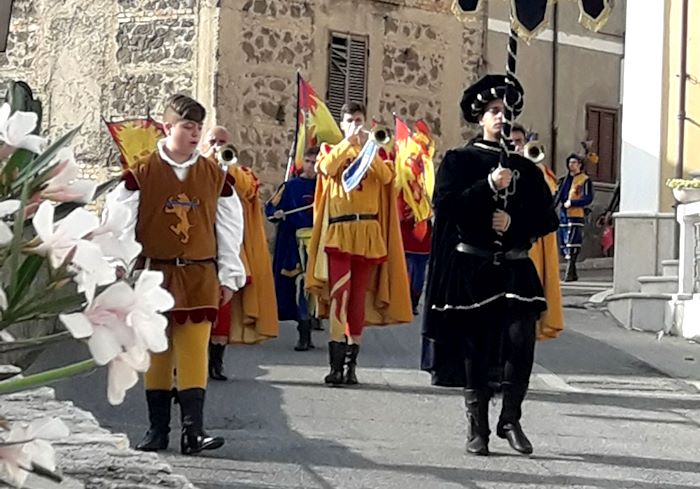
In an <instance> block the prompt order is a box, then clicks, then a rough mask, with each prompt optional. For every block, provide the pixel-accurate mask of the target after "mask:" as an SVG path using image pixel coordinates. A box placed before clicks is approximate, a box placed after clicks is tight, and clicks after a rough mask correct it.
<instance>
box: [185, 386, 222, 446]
mask: <svg viewBox="0 0 700 489" xmlns="http://www.w3.org/2000/svg"><path fill="white" fill-rule="evenodd" d="M204 394H205V391H204V389H186V390H182V391H179V393H178V395H179V397H180V413H181V414H182V435H181V437H180V452H182V454H183V455H192V454H193V453H199V452H201V451H202V450H216V449H217V448H221V446H222V445H223V444H224V439H223V438H221V437H219V436H209V435H208V434H206V433H205V432H204Z"/></svg>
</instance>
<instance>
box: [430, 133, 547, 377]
mask: <svg viewBox="0 0 700 489" xmlns="http://www.w3.org/2000/svg"><path fill="white" fill-rule="evenodd" d="M498 161H499V146H498V144H497V143H492V142H488V141H484V140H481V139H476V140H473V141H471V142H470V143H469V144H468V145H466V146H464V147H462V148H458V149H454V150H450V151H448V152H447V153H446V154H445V158H444V159H443V162H442V164H441V165H440V169H439V171H438V174H437V180H436V185H435V194H434V197H433V205H434V210H435V227H434V234H433V247H432V254H431V259H430V266H429V271H428V285H427V289H426V300H425V314H424V322H423V354H422V368H423V370H426V371H429V372H431V373H432V374H433V383H434V384H436V385H445V386H463V385H464V363H463V362H464V358H463V349H461V348H459V347H458V345H456V344H455V343H459V341H460V337H461V336H463V335H464V334H466V333H467V332H468V328H485V327H493V325H491V324H489V322H490V321H489V318H491V317H493V316H494V315H495V314H497V315H498V316H499V317H501V318H503V316H504V314H505V316H506V318H505V319H506V320H507V317H508V316H510V317H523V316H527V315H539V314H540V313H541V312H542V311H544V310H546V308H547V305H546V302H545V299H544V292H543V290H542V284H541V282H540V279H539V277H538V275H537V271H536V270H535V267H534V265H533V263H532V261H531V260H530V259H529V258H528V259H524V260H512V261H510V260H500V264H496V263H494V260H493V259H489V258H485V257H482V256H477V255H474V254H467V253H462V252H460V251H457V249H456V247H457V245H458V244H459V243H460V242H462V243H466V244H468V245H471V246H473V247H476V248H478V249H480V250H485V251H493V252H495V251H508V250H529V249H530V247H531V246H532V243H533V242H534V241H536V240H537V238H539V237H541V236H544V235H546V234H549V233H551V232H553V231H555V230H556V229H557V228H558V226H559V220H558V218H557V215H556V213H555V212H554V209H553V202H552V193H551V191H550V189H549V187H548V186H547V184H546V183H545V181H544V177H543V175H542V171H541V170H540V169H539V168H537V166H536V165H535V164H534V163H532V162H531V161H530V160H528V159H526V158H524V157H522V156H519V155H512V156H511V157H510V160H509V168H510V169H511V170H512V171H513V183H512V184H511V187H510V190H511V191H512V192H513V193H512V195H509V197H508V198H507V201H506V207H505V211H506V212H507V213H508V214H509V215H510V216H511V224H510V227H509V228H508V231H506V232H505V233H504V234H503V235H502V236H498V235H497V234H496V233H495V231H493V229H492V227H491V220H492V216H493V213H494V211H495V210H496V209H497V208H499V207H498V206H499V202H498V201H497V199H496V198H495V197H496V194H495V193H494V191H493V190H492V189H491V187H490V186H489V183H488V180H487V177H488V175H489V173H491V172H492V171H493V170H494V169H495V168H496V167H497V166H498ZM497 241H500V243H501V245H498V244H497V243H496V242H497Z"/></svg>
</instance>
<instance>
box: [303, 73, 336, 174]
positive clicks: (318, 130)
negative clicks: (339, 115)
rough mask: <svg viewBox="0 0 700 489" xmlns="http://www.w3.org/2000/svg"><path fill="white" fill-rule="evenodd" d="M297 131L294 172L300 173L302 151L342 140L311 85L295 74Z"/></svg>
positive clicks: (331, 117)
mask: <svg viewBox="0 0 700 489" xmlns="http://www.w3.org/2000/svg"><path fill="white" fill-rule="evenodd" d="M297 84H298V85H297V87H298V96H297V130H296V137H295V143H294V170H295V171H296V172H300V171H301V167H302V164H303V162H304V151H306V149H307V148H310V147H312V146H318V145H320V144H321V143H328V144H337V143H339V142H340V141H341V140H342V139H343V133H342V132H340V128H339V127H338V124H337V123H336V122H335V119H333V116H332V115H331V112H330V110H328V107H327V106H326V104H325V103H324V102H323V101H322V100H321V99H320V98H319V97H318V95H316V91H315V90H314V89H313V87H312V86H311V84H310V83H309V82H307V81H306V80H304V79H303V78H302V77H301V75H300V74H298V73H297Z"/></svg>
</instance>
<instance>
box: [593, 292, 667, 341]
mask: <svg viewBox="0 0 700 489" xmlns="http://www.w3.org/2000/svg"><path fill="white" fill-rule="evenodd" d="M672 299H673V294H666V293H655V294H652V293H644V292H624V293H621V294H612V295H610V296H608V297H607V299H606V302H607V306H608V311H610V313H611V314H612V315H613V317H614V318H615V319H617V321H619V322H620V323H621V324H622V325H623V326H624V327H625V328H627V329H635V330H639V331H652V332H658V331H663V330H664V329H665V327H664V323H665V321H664V319H665V316H666V309H667V307H668V302H669V301H670V300H672Z"/></svg>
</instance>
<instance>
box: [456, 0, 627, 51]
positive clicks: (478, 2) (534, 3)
mask: <svg viewBox="0 0 700 489" xmlns="http://www.w3.org/2000/svg"><path fill="white" fill-rule="evenodd" d="M501 1H509V2H510V5H511V27H512V28H513V29H514V30H515V31H516V32H517V33H518V36H519V37H520V38H522V39H523V40H524V41H526V42H529V41H530V40H531V39H533V38H534V37H535V36H537V34H539V33H540V32H542V30H544V29H545V28H546V27H547V5H548V4H549V3H554V1H551V0H501ZM576 1H577V3H578V7H579V18H578V21H579V23H580V24H581V25H582V26H584V27H585V28H586V29H589V30H592V31H597V30H599V29H600V28H601V27H603V25H605V23H606V22H607V20H608V18H609V17H610V13H611V12H612V8H613V2H614V0H576ZM484 8H486V2H485V1H484V0H454V1H453V3H452V12H453V13H454V14H455V15H456V16H457V18H459V19H460V20H462V21H469V20H476V19H477V18H479V17H480V15H481V12H482V9H484Z"/></svg>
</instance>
